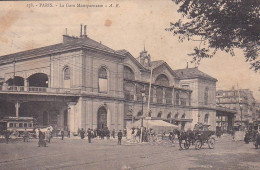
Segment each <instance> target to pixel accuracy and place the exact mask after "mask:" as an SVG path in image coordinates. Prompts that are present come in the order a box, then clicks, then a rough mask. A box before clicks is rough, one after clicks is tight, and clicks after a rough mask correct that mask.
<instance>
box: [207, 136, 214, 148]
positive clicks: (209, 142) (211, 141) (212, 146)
mask: <svg viewBox="0 0 260 170" xmlns="http://www.w3.org/2000/svg"><path fill="white" fill-rule="evenodd" d="M208 145H209V148H210V149H214V148H215V139H214V138H209V140H208Z"/></svg>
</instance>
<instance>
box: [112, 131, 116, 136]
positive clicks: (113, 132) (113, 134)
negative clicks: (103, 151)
mask: <svg viewBox="0 0 260 170" xmlns="http://www.w3.org/2000/svg"><path fill="white" fill-rule="evenodd" d="M115 133H116V132H115V129H113V130H112V136H113V138H115Z"/></svg>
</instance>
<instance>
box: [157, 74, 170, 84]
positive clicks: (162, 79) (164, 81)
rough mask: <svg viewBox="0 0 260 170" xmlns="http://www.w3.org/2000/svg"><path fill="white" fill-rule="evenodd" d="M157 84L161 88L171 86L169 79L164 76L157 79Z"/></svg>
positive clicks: (161, 75)
mask: <svg viewBox="0 0 260 170" xmlns="http://www.w3.org/2000/svg"><path fill="white" fill-rule="evenodd" d="M155 84H157V85H160V86H169V85H170V83H169V79H168V77H167V76H166V75H164V74H160V75H159V76H158V77H157V78H156V80H155Z"/></svg>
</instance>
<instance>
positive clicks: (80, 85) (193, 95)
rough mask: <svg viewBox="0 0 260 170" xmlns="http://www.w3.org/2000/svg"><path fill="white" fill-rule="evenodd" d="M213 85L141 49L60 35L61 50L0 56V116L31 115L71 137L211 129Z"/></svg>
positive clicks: (197, 73)
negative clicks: (149, 124)
mask: <svg viewBox="0 0 260 170" xmlns="http://www.w3.org/2000/svg"><path fill="white" fill-rule="evenodd" d="M216 81H217V80H216V79H215V78H213V77H211V76H209V75H207V74H205V73H203V72H201V71H200V70H198V68H185V69H180V70H173V69H172V68H171V67H170V66H169V65H168V64H167V63H166V62H164V61H162V60H159V61H151V57H150V55H149V54H148V52H147V51H146V50H145V49H144V50H143V51H141V53H140V55H139V56H137V57H134V56H132V55H131V53H129V52H128V51H127V50H118V51H115V50H113V49H111V48H109V47H107V46H105V45H103V44H101V43H99V42H96V41H94V40H92V39H91V38H89V37H88V36H87V35H86V34H84V35H80V37H73V36H68V35H63V42H62V43H59V44H55V45H51V46H46V47H42V48H37V49H32V50H28V51H23V52H19V53H14V54H9V55H5V56H1V57H0V117H5V116H16V117H21V116H25V117H28V116H32V117H34V118H35V121H36V124H38V125H40V126H47V125H52V126H54V127H55V128H57V129H68V130H70V131H71V132H77V131H78V129H79V128H80V129H81V128H84V129H87V128H92V129H96V128H105V127H108V129H110V130H112V129H115V130H120V129H121V130H122V129H123V128H125V127H126V126H128V125H130V124H131V123H132V122H133V121H136V120H138V119H140V118H142V117H156V118H158V119H163V120H166V121H168V122H170V123H173V124H177V125H178V126H180V128H181V129H185V130H187V129H193V127H194V125H195V124H196V123H197V122H202V123H205V124H209V125H211V129H213V130H215V128H216V101H215V100H216ZM141 92H143V95H142V93H141ZM149 93H150V99H148V98H149ZM148 103H149V104H148ZM148 105H149V106H148Z"/></svg>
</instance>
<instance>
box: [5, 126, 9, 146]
mask: <svg viewBox="0 0 260 170" xmlns="http://www.w3.org/2000/svg"><path fill="white" fill-rule="evenodd" d="M5 142H6V144H8V142H9V131H8V130H7V129H6V131H5Z"/></svg>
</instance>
